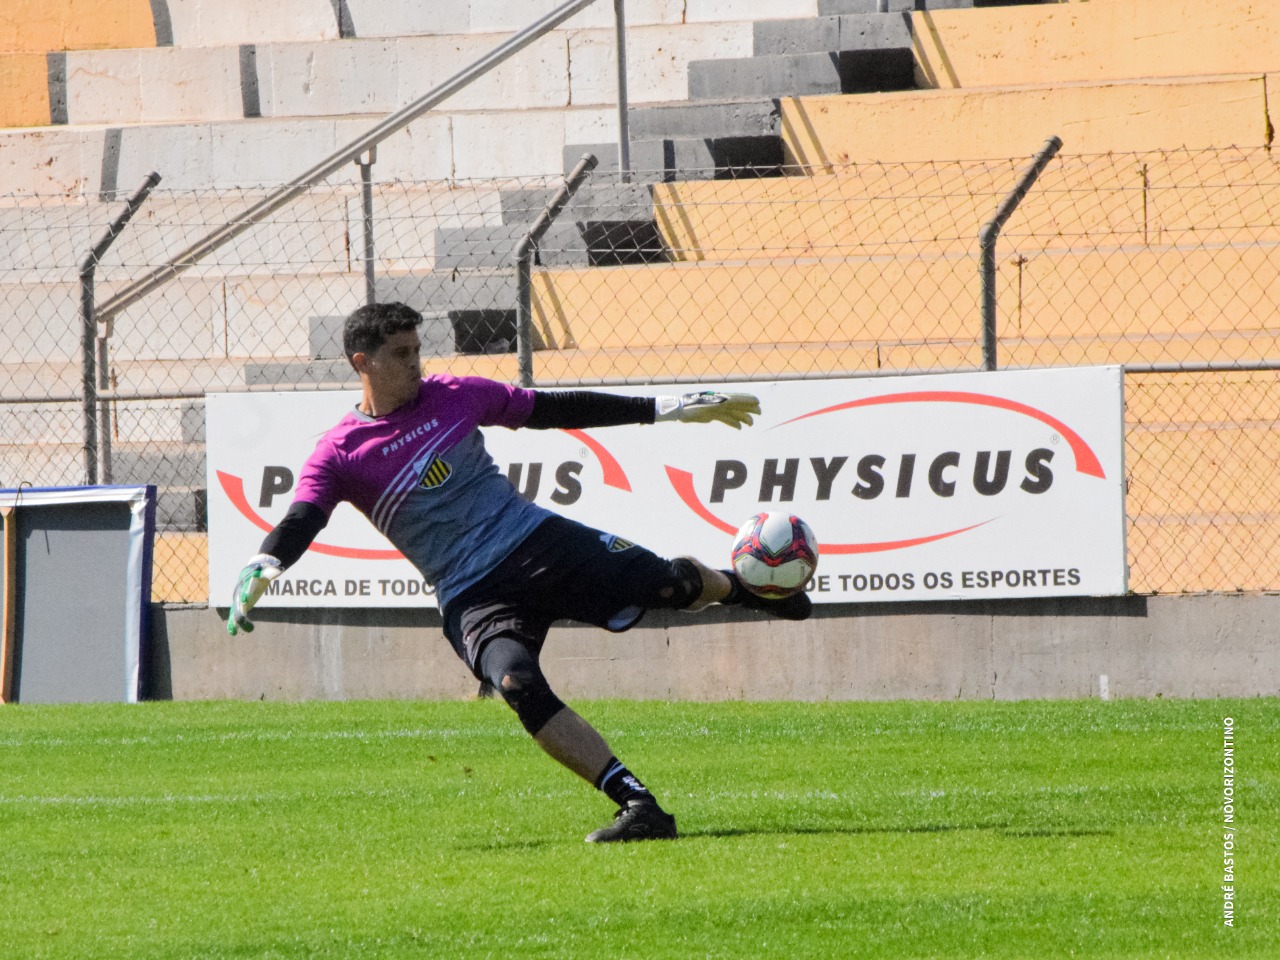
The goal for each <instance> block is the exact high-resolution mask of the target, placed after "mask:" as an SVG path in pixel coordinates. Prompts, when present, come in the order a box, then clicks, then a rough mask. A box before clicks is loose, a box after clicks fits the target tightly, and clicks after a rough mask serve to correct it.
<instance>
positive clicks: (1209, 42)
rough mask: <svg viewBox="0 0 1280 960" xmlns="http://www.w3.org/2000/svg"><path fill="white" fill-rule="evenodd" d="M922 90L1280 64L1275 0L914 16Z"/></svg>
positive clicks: (1142, 1) (1113, 2) (1144, 1)
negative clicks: (924, 88)
mask: <svg viewBox="0 0 1280 960" xmlns="http://www.w3.org/2000/svg"><path fill="white" fill-rule="evenodd" d="M911 26H912V31H913V37H914V39H913V44H914V47H915V55H916V82H917V84H918V85H919V86H922V87H939V88H941V87H999V86H1010V85H1014V84H1030V83H1035V84H1048V83H1071V82H1076V81H1087V82H1097V81H1101V80H1117V79H1126V78H1145V77H1178V76H1187V75H1190V74H1198V75H1211V74H1219V73H1250V72H1255V71H1256V72H1258V73H1265V72H1268V71H1271V70H1280V4H1277V3H1276V2H1275V0H1097V2H1091V3H1072V4H1066V5H1054V4H1047V5H1024V6H1014V7H991V8H986V9H974V10H934V11H916V12H913V13H912V14H911Z"/></svg>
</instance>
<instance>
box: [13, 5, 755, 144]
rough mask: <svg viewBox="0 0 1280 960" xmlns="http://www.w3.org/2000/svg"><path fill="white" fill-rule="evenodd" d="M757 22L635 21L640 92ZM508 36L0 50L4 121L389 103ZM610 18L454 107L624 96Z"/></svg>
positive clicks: (681, 85) (674, 84)
mask: <svg viewBox="0 0 1280 960" xmlns="http://www.w3.org/2000/svg"><path fill="white" fill-rule="evenodd" d="M751 38H752V24H751V21H749V20H736V21H730V22H716V23H686V24H679V25H650V26H643V25H633V26H630V27H629V29H628V32H627V52H628V62H629V67H630V69H629V70H628V75H627V85H628V95H629V97H630V99H631V100H632V102H634V103H646V102H660V101H664V100H672V99H677V98H680V97H682V96H683V95H684V90H685V77H686V73H687V69H688V64H689V61H691V60H694V59H698V58H705V57H711V56H732V55H735V54H736V55H739V56H746V55H748V54H749V53H750V52H751V43H752V39H751ZM506 39H507V35H506V34H502V33H486V34H458V35H441V36H405V37H397V38H389V39H343V40H338V39H336V38H331V39H327V40H318V39H317V40H308V41H300V42H273V40H272V38H271V37H270V36H269V35H262V34H254V33H253V32H251V31H250V32H246V33H245V34H244V36H243V37H242V38H241V39H239V40H237V41H234V42H231V41H227V40H221V41H219V42H217V43H210V44H207V45H201V46H195V47H185V46H177V47H175V46H161V47H149V46H146V45H141V46H136V47H133V48H130V49H84V50H70V51H67V52H62V53H56V54H51V55H49V58H48V61H47V62H46V57H45V54H44V52H43V51H41V52H39V53H38V54H37V53H22V54H17V53H7V52H0V76H3V77H5V78H6V81H7V82H6V86H7V87H8V88H10V89H11V91H12V95H11V96H10V97H9V98H7V99H6V100H5V101H4V102H2V103H0V126H16V125H19V124H22V125H31V126H41V125H45V124H49V123H54V124H68V123H70V124H89V123H110V124H126V123H155V122H178V121H192V122H198V121H212V120H228V119H241V118H245V117H322V116H323V117H331V116H344V115H348V114H362V113H383V114H386V113H390V112H392V111H393V110H395V109H397V108H398V107H400V106H402V105H403V104H405V103H408V102H410V101H412V100H414V99H415V98H417V97H419V96H421V95H422V94H424V93H426V92H427V91H428V90H431V89H433V88H434V87H437V86H439V85H440V84H441V83H443V82H444V81H445V80H447V79H449V78H450V77H452V76H454V75H455V74H457V73H458V72H459V71H461V70H463V69H465V68H466V67H467V66H469V65H470V64H472V63H474V62H476V61H478V60H480V59H481V58H482V57H484V56H485V55H486V54H488V53H489V52H490V51H491V50H493V49H494V48H496V47H498V46H499V45H500V44H501V43H502V42H504V41H505V40H506ZM615 47H616V39H615V33H614V31H613V29H612V28H610V29H579V30H572V31H563V30H561V31H555V32H553V34H552V35H551V36H548V37H546V38H543V39H541V40H539V41H537V42H536V43H534V44H532V45H531V46H530V47H529V48H528V49H527V50H525V51H522V52H521V53H520V54H519V55H517V56H514V57H512V58H511V59H510V60H508V61H506V62H504V63H503V64H501V65H499V66H497V67H495V68H494V69H493V70H492V71H491V72H489V73H487V74H486V75H484V76H483V77H480V78H479V79H477V80H476V81H475V82H474V83H472V84H471V85H469V86H468V87H466V88H465V89H463V90H461V91H459V92H458V93H456V94H455V95H454V96H453V97H451V98H450V100H449V109H450V110H453V111H457V110H487V109H494V108H496V107H498V106H501V107H503V108H506V109H543V108H565V107H568V106H569V105H570V104H574V105H578V106H584V105H589V104H596V105H611V104H614V103H616V100H617V84H616V68H615V67H614V65H613V63H614V58H615Z"/></svg>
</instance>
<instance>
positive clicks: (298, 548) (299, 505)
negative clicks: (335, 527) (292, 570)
mask: <svg viewBox="0 0 1280 960" xmlns="http://www.w3.org/2000/svg"><path fill="white" fill-rule="evenodd" d="M328 522H329V518H328V517H326V516H325V515H324V511H323V510H321V509H320V508H319V507H317V506H316V505H315V504H314V503H307V502H305V501H302V500H295V501H294V502H293V503H292V504H291V505H290V506H289V512H288V513H286V514H285V515H284V519H283V520H281V521H280V522H279V523H277V524H276V528H275V529H274V530H272V531H271V532H270V533H268V534H267V537H266V539H265V540H263V541H262V546H261V547H260V548H259V551H258V552H259V553H265V554H267V555H268V556H271V557H275V558H276V559H277V560H279V561H280V563H281V564H282V565H283V566H285V567H291V566H293V565H294V564H295V563H297V562H298V559H299V558H300V557H301V556H302V555H303V554H304V553H306V552H307V547H309V546H311V541H312V540H314V539H315V538H316V535H317V534H318V533H319V532H320V531H321V530H323V529H324V528H325V524H327V523H328Z"/></svg>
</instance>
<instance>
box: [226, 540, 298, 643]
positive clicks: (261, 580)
mask: <svg viewBox="0 0 1280 960" xmlns="http://www.w3.org/2000/svg"><path fill="white" fill-rule="evenodd" d="M282 573H284V567H283V566H281V564H280V561H279V560H277V559H276V558H275V557H272V556H268V555H267V554H265V553H260V554H258V555H257V556H256V557H253V558H252V559H251V560H250V561H249V563H248V564H247V565H246V566H245V568H244V569H243V570H241V571H240V577H239V579H237V580H236V589H235V592H234V593H233V594H232V595H231V611H230V613H228V614H227V633H229V634H231V636H233V637H234V636H235V635H236V634H237V633H239V632H240V631H241V630H243V631H244V632H245V633H252V632H253V621H251V620H250V619H249V611H250V610H252V609H253V607H254V604H256V603H257V602H258V601H259V600H261V599H262V595H263V594H264V593H266V592H267V586H268V585H269V584H270V583H271V581H272V580H274V579H275V578H276V577H278V576H280V574H282Z"/></svg>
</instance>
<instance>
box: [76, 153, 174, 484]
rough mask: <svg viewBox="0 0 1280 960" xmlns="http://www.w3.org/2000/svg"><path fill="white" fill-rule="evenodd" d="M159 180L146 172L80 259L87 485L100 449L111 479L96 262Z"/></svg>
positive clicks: (95, 477) (95, 469) (106, 381)
mask: <svg viewBox="0 0 1280 960" xmlns="http://www.w3.org/2000/svg"><path fill="white" fill-rule="evenodd" d="M159 182H160V174H158V173H156V172H155V171H152V172H151V173H149V174H147V178H146V179H145V180H143V181H142V186H140V187H138V189H137V190H135V191H134V193H133V196H131V197H130V198H129V199H128V200H127V201H126V202H125V206H124V209H123V210H121V211H120V212H119V213H118V214H116V217H115V219H114V220H112V221H111V222H110V223H109V224H107V228H106V229H105V230H104V231H103V232H102V234H101V235H99V237H98V239H97V241H95V242H94V244H93V247H92V248H90V250H89V252H88V253H87V254H86V255H85V258H84V259H83V260H82V261H80V322H81V340H80V351H81V356H80V366H81V374H80V381H81V386H82V391H83V397H84V481H85V485H86V486H93V485H95V484H96V483H97V482H98V457H99V453H102V455H103V473H104V477H103V479H104V481H105V482H107V483H110V482H111V454H110V448H109V447H108V446H105V445H106V444H110V442H111V431H110V430H108V429H107V413H108V408H107V405H106V404H105V403H103V404H101V406H100V405H99V401H98V392H99V390H105V389H106V388H107V387H108V386H109V379H108V378H109V374H108V364H109V361H110V358H109V356H108V353H107V346H106V341H107V338H108V337H110V335H111V332H110V326H111V320H110V319H108V320H107V327H108V330H107V331H106V334H105V335H104V336H103V337H101V338H99V337H98V315H97V311H96V308H95V305H94V299H95V291H94V280H95V274H96V273H97V270H98V264H99V263H100V262H101V261H102V258H103V256H105V255H106V252H107V250H108V249H110V247H111V244H113V243H115V240H116V237H118V236H119V235H120V231H122V230H123V229H124V227H125V224H127V223H128V222H129V221H130V220H132V219H133V215H134V214H135V213H137V212H138V208H139V207H141V206H142V204H143V203H144V202H145V201H146V199H147V195H148V194H150V193H151V191H152V190H153V189H154V188H155V186H156V184H158V183H159Z"/></svg>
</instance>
